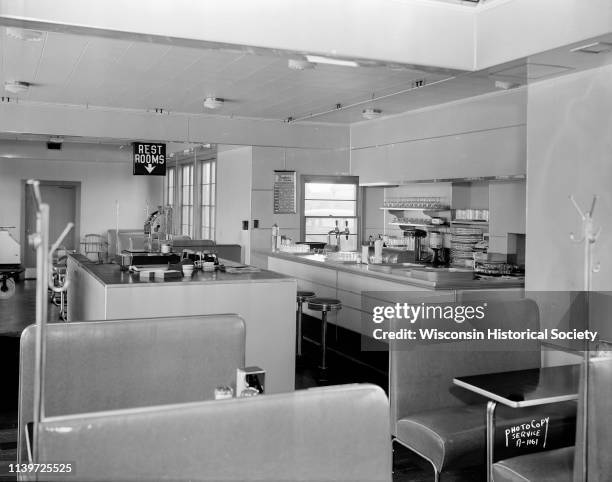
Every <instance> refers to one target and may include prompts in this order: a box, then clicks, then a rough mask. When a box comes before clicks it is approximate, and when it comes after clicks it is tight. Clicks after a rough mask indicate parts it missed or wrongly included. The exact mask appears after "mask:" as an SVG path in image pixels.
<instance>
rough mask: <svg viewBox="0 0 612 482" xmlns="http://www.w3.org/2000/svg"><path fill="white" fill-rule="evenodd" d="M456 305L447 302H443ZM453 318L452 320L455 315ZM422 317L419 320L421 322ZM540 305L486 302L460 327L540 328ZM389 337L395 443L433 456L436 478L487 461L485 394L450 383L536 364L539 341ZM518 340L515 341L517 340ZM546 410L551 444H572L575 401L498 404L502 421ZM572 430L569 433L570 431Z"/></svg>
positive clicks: (397, 324)
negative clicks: (478, 315)
mask: <svg viewBox="0 0 612 482" xmlns="http://www.w3.org/2000/svg"><path fill="white" fill-rule="evenodd" d="M449 305H450V306H453V304H452V303H451V304H448V303H445V304H442V306H449ZM450 322H451V323H452V321H450ZM403 323H405V320H391V325H390V327H391V329H392V330H398V329H400V328H406V326H405V324H403ZM419 323H420V324H419ZM448 323H449V320H421V321H419V322H417V324H416V325H412V326H411V328H414V329H418V328H435V327H437V328H439V329H441V330H443V329H445V327H446V329H448ZM539 326H540V324H539V310H538V306H537V305H536V303H535V302H533V301H532V300H528V299H522V300H508V301H488V303H487V307H486V310H485V317H484V318H483V319H481V320H469V321H468V320H466V321H465V322H464V323H463V324H462V329H464V330H468V331H469V330H471V329H472V328H476V329H481V330H482V329H488V328H500V329H502V330H508V329H512V330H516V331H523V330H527V329H531V330H538V329H539ZM405 343H406V342H405V341H403V342H398V341H392V342H391V344H390V347H389V353H390V355H389V358H390V368H389V372H390V376H389V379H390V383H389V398H390V404H391V421H392V435H393V437H394V441H396V442H398V443H400V444H402V445H404V446H406V447H408V448H409V449H411V450H412V451H414V452H416V453H417V454H418V455H420V456H421V457H423V458H425V459H426V460H428V461H429V462H430V463H431V464H432V466H433V469H434V479H435V480H438V478H439V477H440V474H441V473H443V472H445V471H447V470H450V469H454V468H459V467H464V466H472V465H482V466H483V467H484V464H485V460H486V401H487V400H486V399H484V398H483V397H480V396H478V395H476V394H472V393H470V392H468V391H467V390H464V389H462V388H460V387H457V386H454V385H453V379H454V378H455V377H460V376H469V375H479V374H484V373H494V372H503V371H510V370H521V369H528V368H536V367H539V366H540V347H539V343H538V342H537V341H525V342H522V344H521V346H520V349H517V345H516V344H514V345H509V346H508V347H507V348H505V347H504V346H505V345H504V344H503V342H500V341H445V342H431V343H416V342H415V343H414V344H409V345H406V344H405ZM515 343H516V342H515ZM542 411H544V412H545V414H546V416H550V417H551V419H550V420H551V422H550V427H551V433H549V440H550V441H551V443H553V444H554V443H558V444H560V445H571V444H572V443H573V435H574V432H575V417H576V405H575V402H568V403H563V404H554V406H553V405H548V406H543V407H538V408H536V409H532V408H529V409H506V408H504V407H498V412H497V417H496V418H497V422H496V423H497V427H498V428H499V430H500V431H501V432H502V433H503V429H504V427H506V426H511V425H516V424H517V423H521V421H524V420H531V419H532V418H533V417H534V416H538V414H540V413H541V412H542ZM568 434H570V436H569V437H568Z"/></svg>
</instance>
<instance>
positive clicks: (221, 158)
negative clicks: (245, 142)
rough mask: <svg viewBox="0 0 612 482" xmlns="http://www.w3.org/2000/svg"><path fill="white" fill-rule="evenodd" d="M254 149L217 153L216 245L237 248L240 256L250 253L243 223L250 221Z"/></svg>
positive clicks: (247, 148)
mask: <svg viewBox="0 0 612 482" xmlns="http://www.w3.org/2000/svg"><path fill="white" fill-rule="evenodd" d="M252 156H253V148H252V147H250V146H248V147H239V148H233V149H229V150H225V149H224V148H223V147H222V146H219V149H218V152H217V201H216V202H217V205H216V206H217V208H216V209H217V213H216V216H217V227H216V240H217V243H219V244H240V245H241V246H242V247H243V255H245V256H246V255H247V254H248V252H249V245H250V239H249V236H248V231H243V230H242V220H250V218H251V172H252V165H253V161H252Z"/></svg>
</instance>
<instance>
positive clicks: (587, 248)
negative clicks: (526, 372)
mask: <svg viewBox="0 0 612 482" xmlns="http://www.w3.org/2000/svg"><path fill="white" fill-rule="evenodd" d="M569 198H570V201H572V204H573V205H574V207H575V208H576V211H578V215H579V216H580V218H581V219H582V233H581V236H580V237H578V236H576V235H575V234H574V233H570V239H571V240H572V241H574V242H575V243H584V291H585V296H586V316H587V326H588V325H590V320H589V316H590V303H589V292H590V291H591V280H592V277H593V273H597V272H599V269H600V265H599V263H597V264H596V265H595V266H593V265H592V264H593V260H592V255H593V253H592V251H593V245H594V244H595V243H596V242H597V238H599V235H600V234H601V227H599V228H597V229H596V228H595V225H594V223H593V211H594V210H595V205H596V204H597V195H594V196H593V201H592V202H591V209H589V211H587V212H583V211H582V209H580V206H578V203H577V202H576V200H575V199H574V196H573V195H570V197H569ZM589 354H590V351H589V346H588V344H587V346H586V350H585V352H584V359H583V365H582V367H583V368H582V376H583V378H584V381H585V384H584V387H585V389H584V394H583V397H582V406H583V410H582V440H583V445H582V480H588V476H589V457H588V454H589V449H588V443H589V438H588V420H589V413H588V409H589V405H588V402H589V358H590V357H589Z"/></svg>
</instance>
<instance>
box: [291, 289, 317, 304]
mask: <svg viewBox="0 0 612 482" xmlns="http://www.w3.org/2000/svg"><path fill="white" fill-rule="evenodd" d="M314 297H315V294H314V291H298V292H297V296H296V298H297V301H301V302H304V301H306V300H308V299H310V298H314Z"/></svg>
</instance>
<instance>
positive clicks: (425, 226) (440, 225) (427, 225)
mask: <svg viewBox="0 0 612 482" xmlns="http://www.w3.org/2000/svg"><path fill="white" fill-rule="evenodd" d="M388 224H389V226H400V227H401V226H410V227H413V228H436V229H437V228H447V227H448V226H449V225H448V224H416V223H388Z"/></svg>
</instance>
